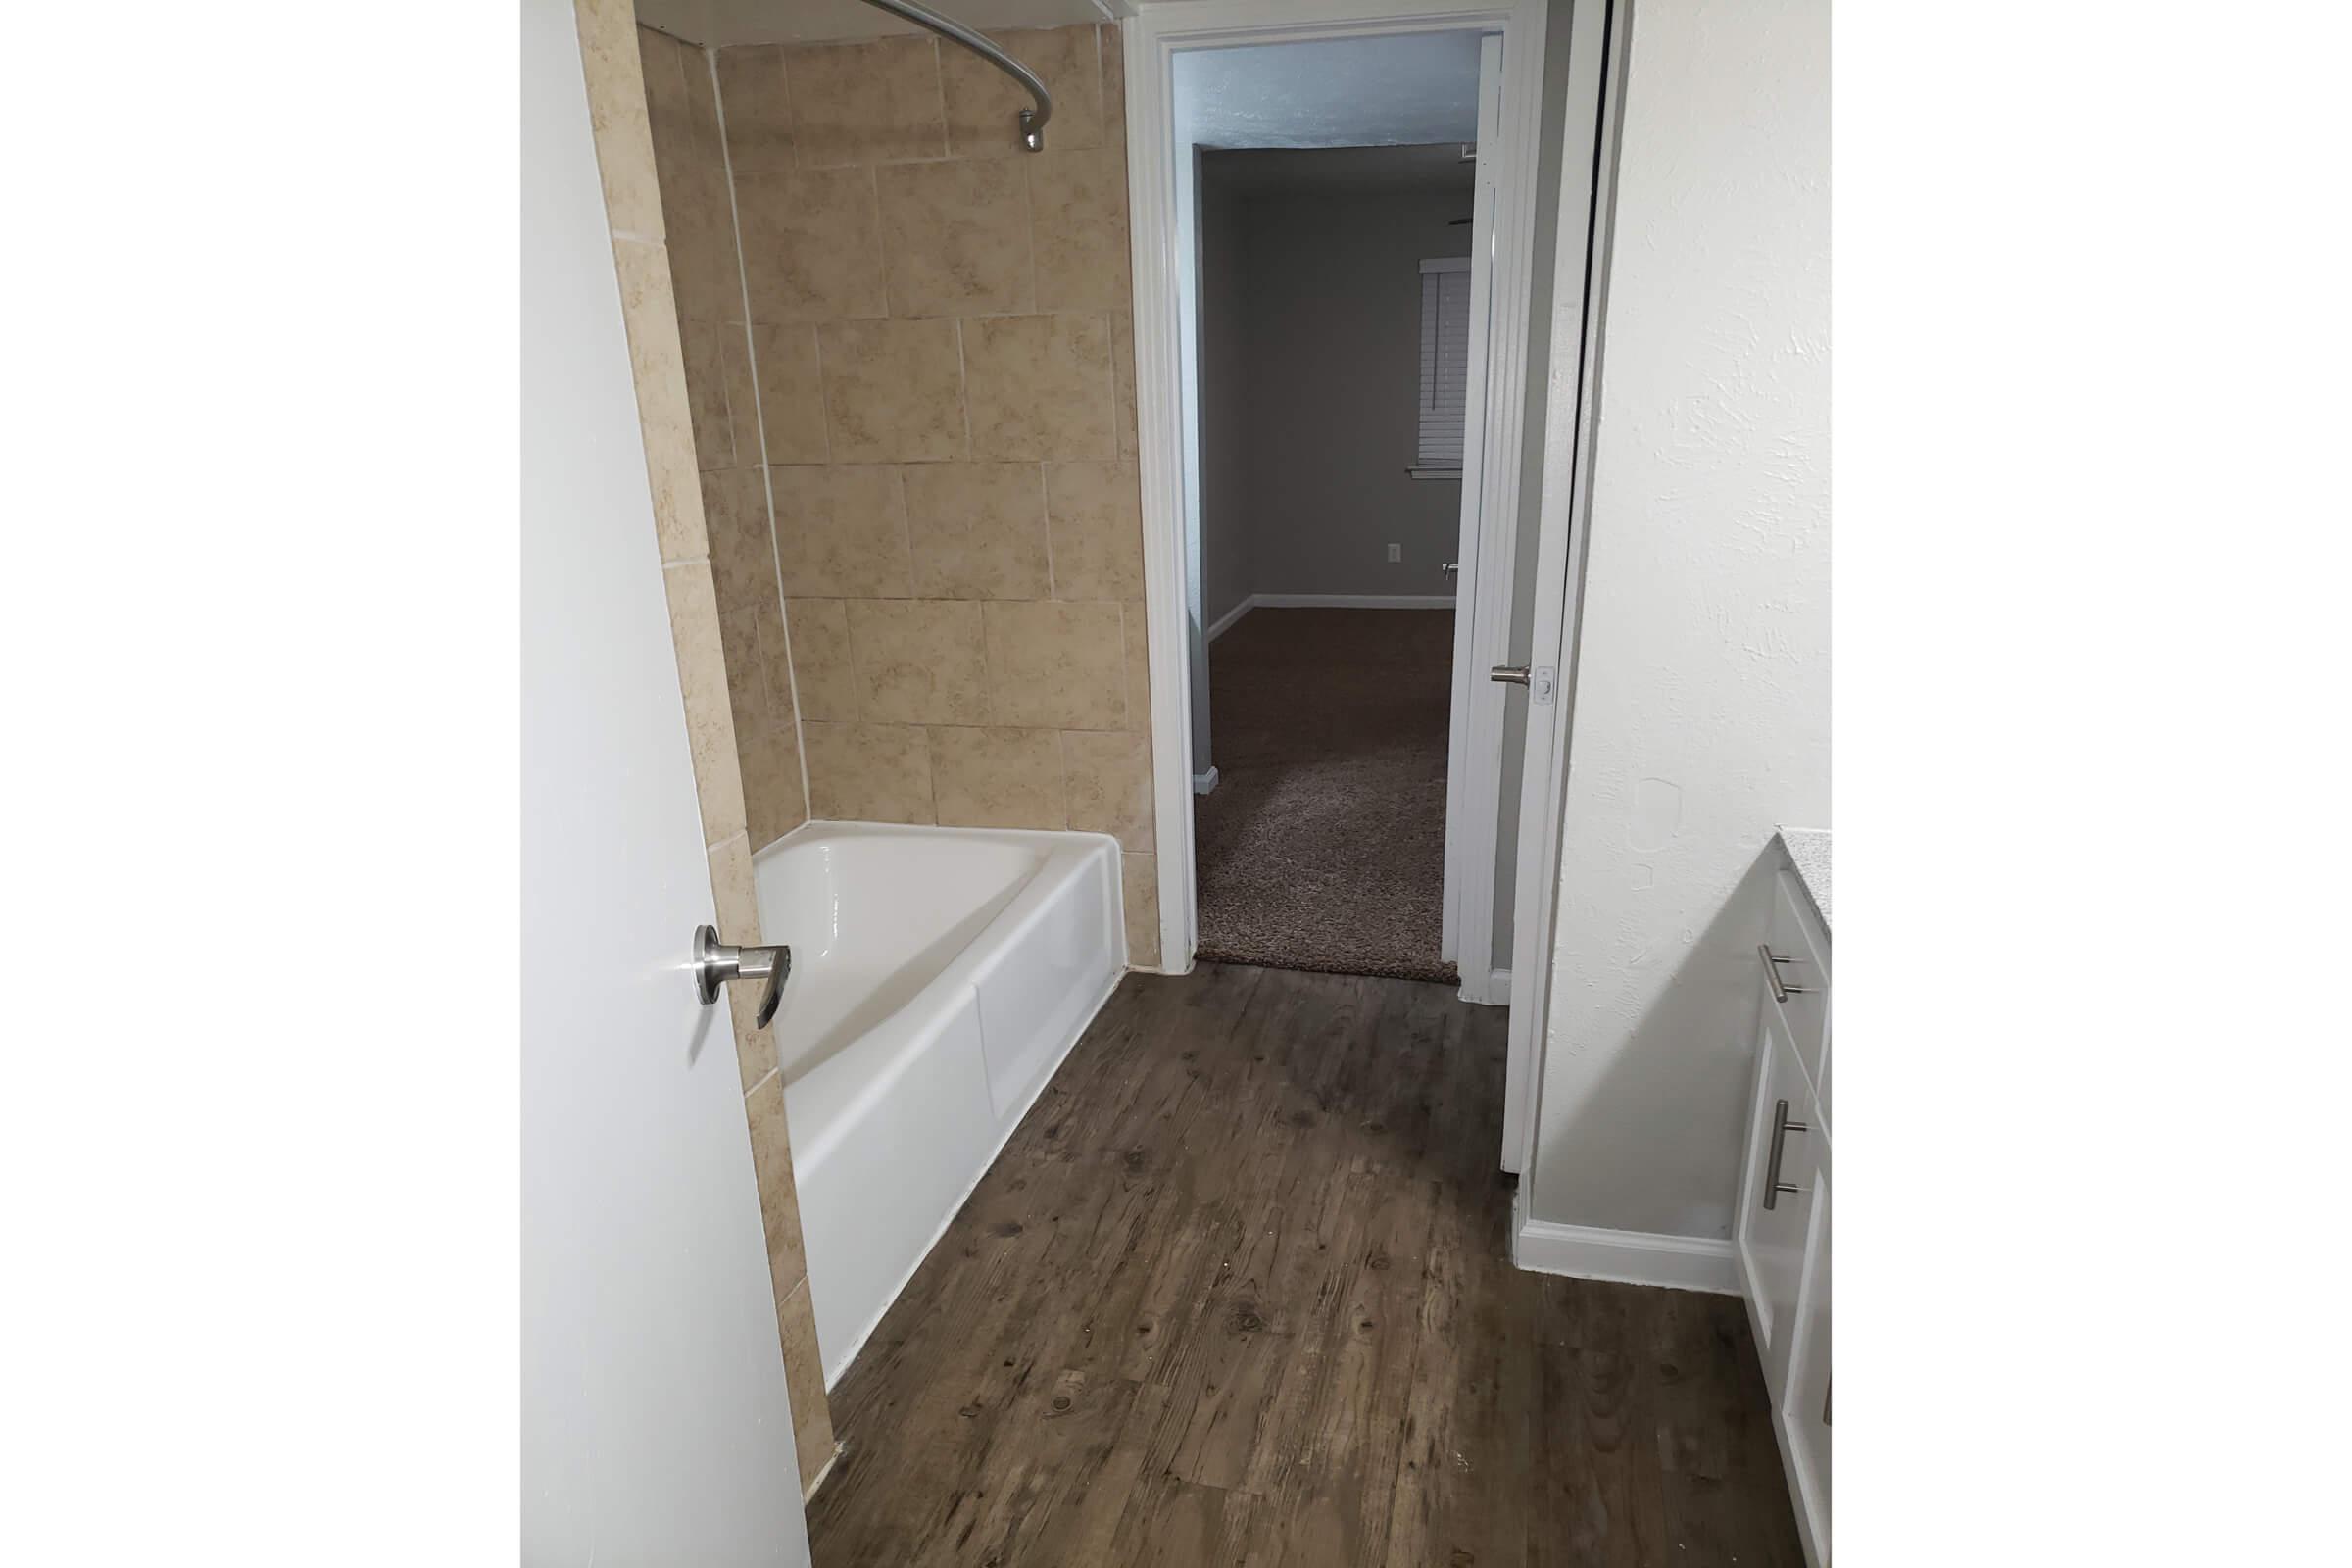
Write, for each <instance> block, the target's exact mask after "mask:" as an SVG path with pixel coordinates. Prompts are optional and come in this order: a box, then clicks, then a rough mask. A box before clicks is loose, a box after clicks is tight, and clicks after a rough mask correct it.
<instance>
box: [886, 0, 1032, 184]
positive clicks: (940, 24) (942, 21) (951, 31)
mask: <svg viewBox="0 0 2352 1568" xmlns="http://www.w3.org/2000/svg"><path fill="white" fill-rule="evenodd" d="M865 3H866V4H867V5H869V6H872V7H874V8H875V9H876V10H878V11H887V12H889V13H890V14H891V15H892V16H894V17H904V18H906V19H907V21H908V22H911V23H913V24H914V25H916V26H918V27H928V28H930V29H931V30H932V31H933V32H936V33H938V34H939V35H940V36H941V37H942V38H945V39H947V40H948V41H949V42H951V43H959V44H961V45H963V46H964V47H965V48H966V49H969V50H970V51H971V52H972V53H974V54H976V55H978V56H979V57H980V58H981V59H983V60H985V61H987V62H988V63H989V64H990V65H992V66H995V67H996V68H997V69H998V70H999V71H1002V72H1003V73H1005V74H1006V75H1007V76H1010V77H1011V78H1012V79H1013V80H1015V81H1017V82H1019V83H1020V84H1021V85H1022V86H1024V87H1026V88H1028V89H1029V92H1030V95H1031V96H1032V97H1034V98H1035V99H1036V100H1037V107H1036V108H1035V109H1024V110H1022V111H1021V113H1020V123H1021V145H1022V146H1024V147H1026V148H1028V149H1029V150H1030V151H1031V152H1033V153H1039V152H1044V151H1045V150H1046V122H1047V121H1049V120H1051V119H1053V118H1054V95H1053V94H1052V93H1050V92H1048V91H1046V84H1045V82H1044V81H1042V80H1040V79H1039V77H1038V74H1037V73H1036V72H1034V71H1031V70H1030V69H1029V68H1028V67H1027V66H1024V65H1022V64H1021V63H1020V62H1019V61H1018V60H1015V59H1013V58H1012V56H1010V55H1008V54H1006V53H1005V51H1004V50H1002V49H1000V48H998V47H997V46H996V45H995V44H993V43H990V42H989V41H988V39H986V38H985V37H983V36H981V35H980V34H979V33H977V32H975V31H973V30H972V29H971V28H969V27H967V26H965V25H963V24H962V23H960V22H951V21H949V20H948V19H947V18H946V17H943V16H941V15H940V14H939V13H938V12H936V11H930V10H926V9H924V8H923V7H921V6H918V5H916V4H914V0H865Z"/></svg>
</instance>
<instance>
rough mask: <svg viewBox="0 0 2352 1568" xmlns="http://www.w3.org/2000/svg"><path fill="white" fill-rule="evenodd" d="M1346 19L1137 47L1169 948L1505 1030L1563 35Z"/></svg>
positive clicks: (1272, 24)
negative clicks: (1529, 526) (1547, 49)
mask: <svg viewBox="0 0 2352 1568" xmlns="http://www.w3.org/2000/svg"><path fill="white" fill-rule="evenodd" d="M1282 9H1288V8H1282ZM1328 15H1329V14H1328V12H1325V13H1323V18H1322V19H1319V20H1317V21H1315V22H1313V23H1311V24H1310V23H1301V22H1296V21H1285V20H1281V19H1276V18H1268V19H1267V20H1265V21H1263V22H1257V23H1251V24H1241V25H1225V26H1222V27H1208V26H1203V27H1199V28H1188V27H1186V26H1185V25H1184V24H1183V23H1182V22H1181V21H1177V20H1171V21H1170V22H1169V23H1168V24H1166V25H1163V26H1152V25H1144V26H1143V27H1142V28H1141V29H1140V30H1141V32H1142V36H1141V37H1131V43H1130V50H1131V54H1132V55H1134V57H1135V58H1134V60H1133V64H1132V67H1131V71H1130V79H1131V81H1133V82H1134V83H1135V88H1136V92H1135V99H1136V109H1137V112H1138V116H1139V123H1137V124H1136V125H1135V127H1134V129H1135V133H1136V134H1135V138H1134V139H1135V145H1136V159H1135V167H1134V176H1135V181H1136V183H1135V191H1134V194H1135V202H1136V215H1135V217H1136V230H1137V240H1136V257H1137V266H1138V302H1139V311H1138V318H1137V360H1138V393H1139V400H1140V403H1141V407H1142V416H1143V417H1142V467H1143V481H1144V506H1145V536H1146V547H1147V567H1146V570H1147V585H1146V586H1147V600H1148V606H1149V612H1150V615H1151V621H1152V677H1153V685H1154V702H1153V711H1154V714H1155V721H1154V737H1153V740H1154V746H1153V758H1154V760H1153V773H1154V789H1155V794H1156V797H1157V800H1158V803H1159V804H1158V811H1157V833H1158V838H1159V846H1158V851H1159V865H1160V886H1159V898H1160V905H1161V909H1160V913H1161V935H1162V941H1161V950H1162V953H1163V955H1164V957H1165V966H1166V967H1168V968H1170V969H1173V970H1179V971H1181V970H1182V969H1184V968H1186V967H1188V965H1189V961H1190V960H1191V959H1192V958H1194V957H1196V956H1197V957H1200V958H1204V959H1211V960H1222V961H1239V962H1248V963H1258V964H1267V965H1273V966H1281V967H1295V968H1303V969H1319V970H1331V971H1338V972H1343V973H1354V974H1368V975H1387V976H1398V977H1404V978H1412V979H1422V980H1439V981H1444V982H1446V983H1449V984H1458V985H1459V987H1460V990H1461V994H1462V996H1463V997H1464V998H1465V999H1467V1000H1470V1001H1474V1002H1493V1003H1502V1002H1504V1001H1506V1000H1507V997H1508V988H1509V975H1508V972H1507V966H1508V963H1509V956H1508V955H1509V949H1510V935H1509V925H1510V913H1509V910H1510V904H1511V892H1510V887H1509V879H1510V876H1511V872H1512V869H1513V868H1512V865H1511V859H1512V853H1511V852H1510V851H1508V850H1505V849H1503V848H1502V847H1501V844H1500V839H1501V835H1502V827H1503V818H1504V817H1505V815H1506V810H1505V807H1506V805H1507V804H1510V803H1509V802H1507V801H1506V797H1515V795H1516V790H1515V789H1514V788H1510V787H1508V785H1506V772H1508V771H1509V770H1508V769H1507V768H1506V758H1505V752H1506V749H1508V748H1507V746H1506V735H1505V732H1506V729H1508V728H1510V726H1511V721H1510V720H1509V719H1508V718H1507V717H1506V714H1507V712H1508V707H1507V705H1508V703H1509V702H1510V701H1511V700H1513V696H1514V694H1512V693H1510V692H1509V691H1508V690H1507V689H1505V688H1502V687H1498V686H1496V685H1495V684H1493V683H1492V682H1490V680H1489V679H1488V671H1489V669H1490V668H1491V667H1492V666H1495V665H1509V664H1511V663H1512V662H1513V661H1512V660H1511V659H1510V658H1509V654H1508V642H1509V639H1510V635H1511V621H1512V618H1513V613H1514V610H1515V609H1517V608H1519V607H1517V606H1515V604H1514V582H1513V578H1514V566H1515V558H1516V556H1517V553H1518V547H1519V544H1520V542H1521V539H1522V537H1523V535H1524V533H1525V532H1526V530H1525V528H1524V519H1523V516H1522V513H1523V511H1532V507H1530V508H1524V509H1523V507H1522V504H1521V500H1522V497H1521V470H1522V466H1523V465H1522V452H1523V435H1524V431H1523V426H1524V425H1525V424H1526V423H1527V422H1528V417H1529V405H1528V402H1527V381H1528V366H1529V363H1530V361H1529V356H1530V354H1531V350H1532V352H1534V353H1535V354H1537V355H1539V356H1540V355H1541V353H1542V349H1543V345H1542V344H1541V343H1539V342H1536V341H1535V339H1536V337H1537V336H1539V335H1540V334H1532V333H1531V332H1530V330H1529V327H1530V324H1531V321H1530V316H1531V300H1530V294H1531V282H1532V279H1533V277H1534V275H1535V273H1536V271H1537V265H1536V258H1535V255H1534V250H1535V244H1534V231H1535V222H1534V214H1535V206H1536V202H1535V193H1536V188H1537V179H1536V171H1535V163H1536V151H1537V147H1538V142H1539V131H1540V125H1541V118H1540V114H1539V109H1540V104H1539V100H1540V97H1541V92H1542V88H1543V85H1544V65H1545V61H1544V21H1545V15H1546V10H1545V8H1544V6H1542V5H1540V4H1523V5H1502V6H1495V7H1492V8H1489V9H1476V8H1472V7H1467V6H1464V7H1460V8H1458V9H1452V10H1447V9H1442V8H1441V9H1435V10H1433V11H1432V12H1425V13H1422V14H1421V15H1419V16H1416V17H1414V18H1412V19H1410V20H1409V21H1397V20H1388V19H1382V18H1378V17H1366V18H1363V19H1360V20H1355V21H1333V20H1328ZM1138 44H1140V45H1141V48H1140V49H1139V48H1137V47H1136V46H1137V45H1138ZM1155 175H1164V176H1165V178H1164V183H1157V184H1156V185H1155V182H1154V176H1155ZM1155 241H1156V242H1157V243H1155ZM1155 261H1156V262H1160V263H1164V264H1165V271H1164V275H1163V276H1162V277H1161V278H1158V279H1154V278H1152V276H1151V275H1150V274H1151V273H1152V271H1153V270H1154V262H1155ZM1155 284H1156V285H1160V286H1156V287H1155ZM1153 298H1159V299H1165V300H1166V301H1167V302H1168V308H1166V309H1164V310H1162V309H1158V308H1154V307H1152V306H1148V305H1146V304H1145V303H1144V302H1146V301H1148V300H1152V299H1153ZM1539 395H1540V394H1539ZM1528 499H1529V500H1530V501H1531V502H1532V500H1533V486H1532V484H1531V486H1530V487H1529V493H1528ZM1521 632H1522V635H1521V639H1520V640H1521V641H1524V627H1522V629H1521ZM1163 693H1164V695H1163ZM1519 700H1521V701H1523V700H1524V699H1519ZM1509 783H1510V784H1512V785H1515V783H1516V779H1515V776H1514V777H1512V778H1511V779H1510V781H1509Z"/></svg>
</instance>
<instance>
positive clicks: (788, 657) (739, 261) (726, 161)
mask: <svg viewBox="0 0 2352 1568" xmlns="http://www.w3.org/2000/svg"><path fill="white" fill-rule="evenodd" d="M703 58H704V65H705V69H706V70H708V71H709V72H710V73H711V115H712V117H713V118H714V119H716V121H717V122H718V167H719V172H720V173H721V174H722V175H723V176H724V178H725V180H726V184H727V227H728V232H729V234H730V235H732V236H733V238H734V241H735V288H736V291H737V294H738V296H739V297H740V298H741V300H742V302H743V363H744V369H745V372H746V374H747V375H748V376H749V377H750V379H751V383H752V429H753V433H754V434H756V435H757V436H758V437H759V438H760V497H761V499H762V500H763V501H765V502H766V504H767V559H768V567H769V570H770V572H771V573H772V574H773V576H774V578H775V584H776V624H777V625H779V626H781V627H782V628H783V629H784V684H785V688H786V692H785V695H786V698H787V699H788V700H789V701H790V702H791V704H792V754H793V760H795V761H797V762H799V763H800V768H801V821H802V822H806V821H808V820H809V748H808V747H807V746H806V745H804V744H803V743H802V739H801V676H800V669H799V666H798V664H797V663H796V662H795V661H794V660H793V657H792V613H791V609H790V607H789V606H788V605H787V604H786V603H785V600H784V552H783V551H782V550H781V549H779V548H778V547H777V544H776V481H775V474H774V472H773V467H774V466H773V465H772V464H771V463H769V461H768V457H767V410H766V407H765V406H764V404H763V403H762V401H761V398H760V351H759V347H758V340H757V339H756V338H755V337H754V336H753V334H752V277H751V267H750V264H749V263H748V262H746V261H745V259H744V249H743V209H742V206H741V204H740V203H738V202H737V201H736V200H735V155H734V153H733V152H732V151H731V150H730V149H729V148H728V146H727V104H726V98H725V96H724V95H723V94H722V93H721V92H720V91H719V86H718V51H717V50H715V49H706V50H704V51H703ZM776 69H777V72H778V73H779V74H781V73H782V72H783V57H782V56H781V55H779V56H778V57H777V61H776ZM785 103H786V106H787V110H788V111H789V106H790V104H791V99H790V97H789V96H787V98H786V100H785ZM793 155H794V157H795V158H796V159H797V158H798V157H799V155H800V147H799V143H798V142H797V141H796V142H795V143H794V147H793ZM819 353H820V355H821V353H822V351H821V349H820V351H819ZM817 401H818V403H819V404H820V405H821V404H822V403H823V401H824V366H823V361H822V359H821V358H820V359H819V361H818V366H817ZM832 450H833V444H832V440H831V438H830V436H828V437H827V439H826V442H825V451H826V454H827V456H828V457H830V455H831V453H832ZM759 635H760V628H759V626H758V624H757V622H755V623H754V625H753V627H752V637H753V643H754V646H757V645H758V642H759ZM766 664H767V662H766V661H765V660H761V661H760V692H761V693H762V694H763V695H764V697H765V699H766V701H767V703H773V701H774V700H775V693H773V692H771V691H768V689H767V668H766ZM763 706H765V705H764V704H763ZM767 720H768V722H769V723H770V724H771V725H772V724H773V723H774V722H775V713H774V711H773V710H772V708H771V709H770V710H769V711H768V714H767ZM735 755H736V761H735V770H736V771H737V772H738V773H740V772H742V771H743V743H742V741H741V739H740V738H739V739H738V740H737V741H736V752H735ZM745 815H746V817H747V819H748V817H749V815H750V810H749V803H748V800H747V803H746V810H745ZM799 825H800V823H798V822H796V823H794V824H793V826H795V827H798V826H799ZM786 831H788V832H789V831H790V829H787V830H786ZM745 834H746V837H749V835H750V829H749V828H748V826H747V828H746V829H745Z"/></svg>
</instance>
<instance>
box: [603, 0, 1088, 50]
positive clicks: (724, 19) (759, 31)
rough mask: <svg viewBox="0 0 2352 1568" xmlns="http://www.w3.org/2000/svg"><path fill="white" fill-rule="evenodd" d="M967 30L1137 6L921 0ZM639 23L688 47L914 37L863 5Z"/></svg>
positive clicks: (670, 10) (640, 5)
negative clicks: (896, 34)
mask: <svg viewBox="0 0 2352 1568" xmlns="http://www.w3.org/2000/svg"><path fill="white" fill-rule="evenodd" d="M923 3H924V4H926V5H928V6H930V8H931V9H932V10H934V11H936V12H938V13H939V14H940V15H941V16H943V17H947V18H950V19H951V20H953V21H956V22H960V23H962V24H964V25H966V26H972V27H984V28H987V29H989V30H991V31H994V30H996V29H998V28H1000V27H1061V26H1067V25H1069V24H1071V23H1073V22H1106V21H1112V20H1115V19H1116V18H1119V17H1122V16H1132V15H1133V14H1134V12H1135V5H1134V3H1133V0H1124V3H1122V0H923ZM637 20H638V21H640V22H643V23H645V24H647V25H651V26H655V27H659V28H661V29H662V31H663V32H666V33H668V34H669V35H670V36H672V37H675V38H683V39H685V40H686V41H687V42H688V43H699V44H709V45H711V46H712V47H714V48H722V49H723V48H725V47H726V46H728V45H729V44H738V43H827V42H832V41H834V40H836V39H842V38H879V37H882V36H883V35H884V34H886V33H894V32H916V31H919V30H920V29H919V28H917V27H916V26H915V25H914V24H913V23H911V22H902V21H900V20H899V19H898V18H897V17H894V16H892V15H891V14H890V13H889V12H887V11H883V10H879V9H877V8H876V7H873V6H869V5H866V4H864V3H863V0H637Z"/></svg>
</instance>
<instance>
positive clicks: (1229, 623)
mask: <svg viewBox="0 0 2352 1568" xmlns="http://www.w3.org/2000/svg"><path fill="white" fill-rule="evenodd" d="M1256 606H1257V601H1256V600H1254V599H1245V600H1243V601H1242V602H1241V603H1240V604H1238V605H1236V606H1234V607H1233V608H1232V609H1231V610H1228V611H1227V612H1225V613H1223V614H1222V615H1219V616H1218V617H1217V618H1216V619H1215V620H1213V621H1211V622H1209V626H1208V630H1207V631H1206V632H1205V633H1203V637H1204V639H1205V640H1206V641H1208V642H1212V643H1213V642H1215V641H1216V640H1217V639H1218V638H1220V637H1222V636H1224V635H1225V634H1226V633H1227V632H1229V631H1231V630H1233V623H1234V622H1235V621H1237V620H1239V619H1241V618H1242V617H1243V616H1244V615H1247V614H1248V613H1250V611H1251V610H1253V609H1255V608H1256Z"/></svg>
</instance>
